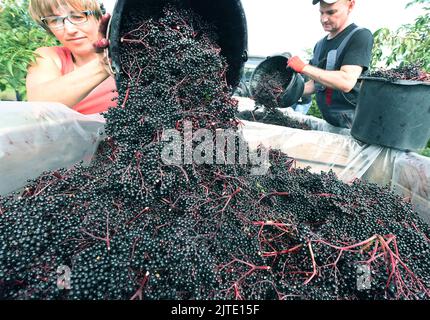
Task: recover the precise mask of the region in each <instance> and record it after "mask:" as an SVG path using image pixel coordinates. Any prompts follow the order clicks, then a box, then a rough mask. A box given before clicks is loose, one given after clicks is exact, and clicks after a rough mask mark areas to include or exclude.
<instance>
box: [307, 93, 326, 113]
mask: <svg viewBox="0 0 430 320" xmlns="http://www.w3.org/2000/svg"><path fill="white" fill-rule="evenodd" d="M307 115H308V116H314V117H317V118H320V119H322V118H323V117H322V114H321V111H320V109H319V108H318V105H317V101H316V100H315V95H314V96H313V97H312V106H311V108H310V109H309V111H308V113H307Z"/></svg>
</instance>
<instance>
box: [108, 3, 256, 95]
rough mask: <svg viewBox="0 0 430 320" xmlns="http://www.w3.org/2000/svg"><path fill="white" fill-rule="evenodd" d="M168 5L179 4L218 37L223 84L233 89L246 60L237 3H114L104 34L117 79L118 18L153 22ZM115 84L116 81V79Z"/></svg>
mask: <svg viewBox="0 0 430 320" xmlns="http://www.w3.org/2000/svg"><path fill="white" fill-rule="evenodd" d="M169 3H173V4H174V3H180V4H181V6H182V7H183V8H187V9H192V10H193V11H194V12H196V13H197V14H199V15H200V16H201V17H202V18H203V20H204V21H206V22H208V23H211V24H213V25H214V26H215V27H216V29H217V30H216V31H217V33H218V35H219V43H218V45H219V46H220V47H221V54H222V55H223V56H224V57H225V58H226V60H227V64H228V70H227V83H228V84H229V85H230V86H232V87H233V88H234V87H236V86H237V85H238V84H239V81H240V78H241V75H242V72H243V67H244V63H245V62H246V61H247V59H248V54H247V50H248V47H247V46H248V33H247V24H246V17H245V12H244V10H243V7H242V3H241V2H240V0H218V1H214V0H117V2H116V4H115V8H114V10H113V13H112V18H111V21H110V25H109V28H108V29H109V30H108V38H109V41H110V46H109V56H110V58H111V59H112V69H113V71H114V72H115V73H116V75H117V77H118V75H119V71H120V70H121V63H120V60H119V44H120V37H121V30H122V18H123V17H124V16H125V15H126V14H128V13H136V14H139V16H142V17H143V19H147V18H156V17H158V16H160V15H161V12H162V9H163V7H164V6H166V5H167V4H169ZM116 80H117V81H118V78H117V79H116Z"/></svg>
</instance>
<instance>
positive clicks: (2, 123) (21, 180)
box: [0, 102, 105, 195]
mask: <svg viewBox="0 0 430 320" xmlns="http://www.w3.org/2000/svg"><path fill="white" fill-rule="evenodd" d="M104 123H105V120H104V118H103V117H102V116H101V115H91V116H84V115H82V114H80V113H78V112H75V111H73V110H72V109H70V108H68V107H66V106H64V105H62V104H58V103H28V102H0V195H4V194H7V193H10V192H12V191H15V190H18V189H19V188H22V187H23V186H24V185H26V183H27V180H29V179H34V178H37V177H38V176H39V175H40V174H42V173H43V172H44V171H49V170H55V169H59V168H67V167H70V166H71V165H73V164H76V163H78V162H80V161H83V162H84V163H89V162H90V160H91V158H92V157H93V155H94V153H95V151H96V150H97V147H98V144H99V142H100V141H101V139H102V138H103V128H104Z"/></svg>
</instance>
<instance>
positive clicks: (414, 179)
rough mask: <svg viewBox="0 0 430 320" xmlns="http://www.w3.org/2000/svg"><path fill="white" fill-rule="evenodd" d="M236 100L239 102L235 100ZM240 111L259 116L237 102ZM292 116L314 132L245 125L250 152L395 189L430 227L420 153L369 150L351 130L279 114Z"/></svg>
mask: <svg viewBox="0 0 430 320" xmlns="http://www.w3.org/2000/svg"><path fill="white" fill-rule="evenodd" d="M235 98H236V97H235ZM236 99H237V100H238V101H239V111H245V110H254V109H255V102H254V101H253V100H251V99H249V98H236ZM279 110H281V111H282V112H283V113H284V114H286V115H287V116H289V117H291V118H292V119H295V120H297V121H299V122H302V123H305V124H307V125H308V126H309V127H311V128H312V130H311V131H305V130H299V129H292V128H286V127H279V126H274V125H267V124H262V123H256V122H248V121H242V122H243V123H244V127H243V129H242V130H243V132H244V136H245V138H246V139H247V140H248V142H249V143H250V146H252V147H253V148H255V147H256V146H258V144H263V145H264V146H266V147H272V148H274V149H280V150H282V151H284V152H285V153H286V154H288V155H289V156H290V157H292V158H295V159H296V162H297V166H298V167H307V166H309V167H310V168H311V169H310V170H311V171H312V172H315V173H319V172H320V171H329V170H332V171H334V172H335V173H336V174H337V176H338V177H339V179H341V180H342V181H344V182H346V183H349V182H351V181H353V180H354V179H362V180H365V181H368V182H371V183H376V184H378V185H380V186H389V187H390V188H391V189H392V190H393V191H394V192H396V193H397V194H399V195H400V196H402V197H403V198H404V199H406V200H409V201H411V203H412V204H413V206H414V208H415V210H416V211H417V212H418V213H419V214H420V215H421V217H422V218H423V219H424V220H425V221H426V222H427V223H429V224H430V158H426V157H423V156H420V155H418V154H416V153H407V152H404V151H400V150H396V149H391V148H385V147H381V146H377V145H366V144H363V143H361V142H360V141H358V140H356V139H354V138H353V137H352V136H351V134H350V130H349V129H343V128H337V127H334V126H332V125H330V124H329V123H327V122H326V121H324V120H322V119H318V118H316V117H312V116H307V115H302V114H300V113H298V112H295V111H294V110H293V109H292V108H288V109H279Z"/></svg>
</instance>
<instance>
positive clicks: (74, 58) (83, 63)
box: [26, 0, 118, 114]
mask: <svg viewBox="0 0 430 320" xmlns="http://www.w3.org/2000/svg"><path fill="white" fill-rule="evenodd" d="M29 10H30V14H31V16H32V17H33V19H34V20H35V21H36V22H37V23H39V24H40V25H41V26H42V27H43V28H44V29H45V30H47V32H49V33H52V34H53V35H54V36H55V37H56V38H57V39H58V41H59V42H60V43H61V44H62V46H60V47H42V48H39V49H37V50H36V53H37V59H36V62H35V63H34V64H32V65H31V66H30V67H29V69H28V75H27V80H26V81H27V82H26V86H27V96H28V100H29V101H53V102H60V103H63V104H65V105H66V106H68V107H70V108H72V109H74V110H76V111H78V112H80V113H83V114H93V113H100V112H104V111H106V110H107V109H108V108H109V107H113V106H116V103H117V102H116V98H117V95H118V94H117V91H116V85H115V81H114V79H113V77H112V76H111V75H110V73H109V68H108V66H107V65H106V59H105V57H104V54H103V53H99V52H98V51H100V50H98V51H96V49H95V43H97V42H99V43H100V39H101V38H103V37H104V35H102V34H100V32H99V31H100V27H102V28H103V26H104V24H105V22H106V20H107V19H108V18H106V17H103V19H102V11H101V8H100V5H99V3H98V1H97V0H30V7H29ZM102 20H103V23H102V24H103V25H102V26H100V24H101V21H102ZM104 27H105V26H104ZM105 42H106V41H105Z"/></svg>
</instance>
